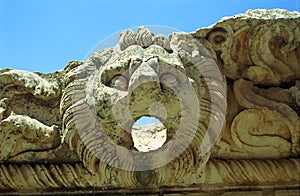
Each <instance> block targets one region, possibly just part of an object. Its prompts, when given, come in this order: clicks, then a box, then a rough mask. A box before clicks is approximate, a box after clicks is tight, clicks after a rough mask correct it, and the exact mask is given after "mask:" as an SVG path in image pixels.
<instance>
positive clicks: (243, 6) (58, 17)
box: [0, 0, 300, 73]
mask: <svg viewBox="0 0 300 196" xmlns="http://www.w3.org/2000/svg"><path fill="white" fill-rule="evenodd" d="M255 8H268V9H270V8H283V9H287V10H293V11H294V10H296V11H299V8H300V0H255V1H254V0H193V1H191V0H172V1H166V0H120V1H113V0H104V1H101V0H0V69H1V68H6V67H10V68H16V69H23V70H29V71H40V72H44V73H48V72H52V71H55V70H58V69H62V68H63V67H64V66H65V65H66V64H67V62H68V61H70V60H83V59H84V58H85V57H86V55H87V54H88V52H89V51H90V50H91V49H92V48H93V47H94V46H95V44H97V43H98V42H99V41H100V40H102V39H104V38H105V37H107V36H109V35H111V34H113V33H115V32H118V31H120V30H123V29H127V28H129V27H134V26H141V25H162V26H168V27H172V28H175V29H179V30H181V31H186V32H189V31H194V30H196V29H198V28H201V27H205V26H208V25H211V24H213V23H215V22H217V21H218V20H219V19H220V18H221V17H223V16H230V15H234V14H238V13H242V12H245V11H246V10H248V9H255Z"/></svg>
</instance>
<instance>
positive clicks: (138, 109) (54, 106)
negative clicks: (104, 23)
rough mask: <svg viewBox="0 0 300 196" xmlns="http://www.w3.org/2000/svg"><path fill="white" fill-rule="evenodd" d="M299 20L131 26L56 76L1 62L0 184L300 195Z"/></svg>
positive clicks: (268, 15) (7, 188) (279, 13)
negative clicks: (168, 31)
mask: <svg viewBox="0 0 300 196" xmlns="http://www.w3.org/2000/svg"><path fill="white" fill-rule="evenodd" d="M299 28H300V13H299V12H288V11H285V10H252V11H248V12H247V13H245V14H241V15H237V16H234V17H229V18H224V19H222V20H221V21H220V22H218V23H216V24H214V25H212V26H210V27H207V28H202V29H199V30H197V31H195V32H193V33H173V34H172V35H169V37H166V36H163V35H154V34H153V33H152V32H150V31H149V30H148V29H146V28H144V27H141V28H139V31H138V33H136V34H135V33H134V32H133V31H131V30H128V31H124V32H123V33H121V35H120V41H119V44H118V45H117V46H116V47H114V48H108V49H105V50H102V51H98V52H95V53H94V54H93V55H92V56H91V57H90V58H89V59H87V60H86V61H85V62H78V61H73V62H70V63H69V64H68V65H67V66H66V67H65V68H64V69H63V70H60V71H57V72H54V73H51V74H41V73H31V72H26V71H21V70H11V69H5V70H0V90H1V93H0V192H4V193H9V192H15V193H34V192H39V193H46V192H48V191H51V192H53V193H54V192H61V193H70V192H73V191H76V192H78V193H81V192H84V193H91V192H97V193H117V192H118V193H121V192H124V193H134V194H142V193H153V194H157V193H162V192H163V193H170V194H174V193H178V194H181V193H188V194H192V193H195V194H196V193H197V194H196V195H201V194H224V195H226V194H227V195H232V194H242V193H244V194H257V195H260V194H279V195H280V194H294V195H297V194H299V180H300V179H299V175H300V174H299V171H300V159H299V156H300V147H299V141H300V118H299V115H300V108H299V107H300V106H299V105H300V101H299V100H300V75H299V74H300V29H299ZM143 116H153V117H156V118H157V119H159V121H160V122H158V123H156V124H155V125H156V126H151V125H148V126H145V127H135V126H133V125H134V123H135V121H137V120H138V119H139V118H140V117H143ZM224 120H225V122H224V124H223V121H224ZM161 130H163V131H164V132H165V133H166V135H165V136H164V135H162V133H163V132H162V131H161ZM157 133H160V134H161V135H160V136H159V137H160V139H161V140H157V143H151V144H149V141H150V140H149V139H154V138H155V137H156V135H155V134H157ZM145 135H147V136H145ZM137 141H140V143H136V142H137ZM159 142H160V144H158V143H159ZM162 143H163V145H162V146H161V147H160V146H159V147H157V148H155V146H156V145H161V144H162ZM143 144H145V145H144V147H141V145H143ZM137 146H139V147H137ZM140 147H141V148H140ZM138 149H139V150H138ZM149 149H150V151H149ZM141 151H145V152H141ZM146 151H148V152H146ZM245 191H246V193H245Z"/></svg>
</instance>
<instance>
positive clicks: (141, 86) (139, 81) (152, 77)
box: [128, 59, 160, 98]
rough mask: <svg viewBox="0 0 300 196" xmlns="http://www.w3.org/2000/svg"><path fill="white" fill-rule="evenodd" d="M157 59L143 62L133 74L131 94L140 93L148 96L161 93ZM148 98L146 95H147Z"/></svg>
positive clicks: (129, 88) (130, 85)
mask: <svg viewBox="0 0 300 196" xmlns="http://www.w3.org/2000/svg"><path fill="white" fill-rule="evenodd" d="M155 64H157V60H156V59H150V60H149V61H147V62H143V63H142V64H141V65H140V66H139V67H138V68H137V69H136V70H135V71H134V72H133V74H132V75H131V77H130V80H129V87H128V91H129V93H130V94H131V95H133V94H135V93H134V92H137V91H138V94H140V95H144V96H147V95H149V94H152V95H153V94H156V93H160V82H159V76H158V74H157V72H156V71H155V69H156V68H157V66H158V65H155ZM145 98H146V97H145Z"/></svg>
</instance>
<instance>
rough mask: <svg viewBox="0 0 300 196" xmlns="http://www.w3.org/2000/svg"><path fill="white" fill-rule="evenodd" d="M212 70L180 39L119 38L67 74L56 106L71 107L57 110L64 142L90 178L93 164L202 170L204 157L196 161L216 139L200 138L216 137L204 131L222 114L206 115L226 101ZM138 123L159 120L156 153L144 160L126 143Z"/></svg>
mask: <svg viewBox="0 0 300 196" xmlns="http://www.w3.org/2000/svg"><path fill="white" fill-rule="evenodd" d="M215 65H216V64H215V62H214V60H213V58H211V57H210V55H209V53H208V52H207V51H206V50H205V48H204V47H203V46H202V45H201V44H200V43H199V42H198V41H196V40H195V39H194V38H191V37H188V36H186V35H181V34H178V35H173V37H172V36H171V37H169V38H166V37H165V36H161V35H157V36H154V35H153V34H152V33H151V32H149V31H148V30H147V29H144V28H142V29H140V30H139V32H138V34H134V33H133V32H132V31H125V32H123V33H122V34H121V38H120V42H119V44H118V45H117V46H116V47H115V48H111V49H107V50H103V51H99V52H97V53H95V54H94V55H93V56H92V57H91V58H89V59H88V60H87V61H86V62H85V63H84V64H83V65H80V66H78V67H76V68H74V69H73V70H72V71H71V72H69V73H68V74H67V79H66V81H67V87H66V90H65V93H64V95H63V99H62V100H63V101H64V100H72V101H71V102H67V101H64V102H63V103H62V107H61V108H62V113H63V115H64V126H65V127H64V137H65V139H66V142H67V143H69V145H70V147H71V148H74V149H76V150H77V154H78V155H79V156H80V157H81V159H82V160H83V163H84V164H85V165H86V166H87V167H88V168H91V170H95V167H96V166H95V165H97V164H95V163H97V162H102V163H103V162H104V163H105V164H108V165H110V166H113V167H115V168H121V169H123V170H130V171H146V170H152V169H156V168H161V167H163V166H165V165H167V167H169V168H176V167H175V166H174V164H175V165H176V164H180V165H182V164H183V165H185V167H184V168H185V170H190V169H191V168H193V167H197V165H199V164H200V165H201V164H205V162H206V161H207V158H203V157H204V156H205V157H209V150H206V151H203V152H202V154H201V153H200V149H203V148H209V146H210V143H213V142H215V140H216V139H212V138H210V137H216V135H217V131H216V132H213V133H212V134H210V135H209V134H206V132H207V130H213V131H215V130H217V129H218V128H219V129H221V128H220V125H219V124H222V123H218V124H215V125H214V126H212V127H210V125H209V124H210V122H213V121H216V120H215V119H217V120H220V119H221V120H222V119H223V117H224V114H225V112H224V111H221V112H217V113H215V114H214V116H213V118H212V116H211V113H210V111H211V110H212V109H213V108H214V104H212V103H216V102H217V101H216V99H220V98H215V97H216V96H219V97H220V94H221V95H222V96H223V98H224V96H226V91H225V92H219V90H220V89H221V87H223V86H220V88H216V87H218V82H220V81H219V80H218V79H216V80H214V71H215V70H214V66H215ZM215 67H217V66H215ZM201 69H202V70H201ZM205 75H208V76H209V78H208V79H207V78H205V77H206V76H205ZM221 79H222V77H221ZM221 79H220V80H221ZM221 82H223V81H221ZM214 91H216V93H214V94H213V95H212V94H211V92H214ZM217 91H218V92H217ZM225 102H226V99H225ZM215 105H218V107H221V108H222V107H223V106H225V103H222V102H218V103H217V104H215ZM218 115H222V116H218ZM144 116H152V117H156V118H157V119H159V121H160V122H161V123H162V124H163V126H164V127H165V129H166V132H167V140H166V142H165V143H164V145H163V146H162V147H161V148H159V149H157V150H153V151H150V152H147V153H144V152H139V151H138V150H136V149H135V148H134V147H133V140H132V135H131V133H132V128H133V125H134V123H135V122H136V121H137V120H138V119H139V118H141V117H144ZM223 120H224V119H223ZM221 127H222V125H221ZM219 131H220V130H219ZM204 138H206V140H207V141H206V142H205V143H204V142H203V139H204ZM207 146H208V147H207ZM202 162H203V163H202ZM100 165H101V164H100ZM99 167H100V166H99Z"/></svg>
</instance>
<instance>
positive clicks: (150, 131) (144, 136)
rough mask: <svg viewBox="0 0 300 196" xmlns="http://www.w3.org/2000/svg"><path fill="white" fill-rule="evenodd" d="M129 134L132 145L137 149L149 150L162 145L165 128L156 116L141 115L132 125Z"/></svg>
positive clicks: (165, 137) (164, 139) (164, 138)
mask: <svg viewBox="0 0 300 196" xmlns="http://www.w3.org/2000/svg"><path fill="white" fill-rule="evenodd" d="M139 122H140V123H139ZM131 135H132V140H133V143H134V147H135V148H136V149H137V150H138V151H140V152H149V151H152V150H157V149H159V148H160V147H162V146H163V145H164V143H165V142H166V139H167V129H166V127H165V126H164V125H163V123H162V122H160V121H159V120H158V119H157V118H155V117H147V116H143V117H141V118H140V119H139V120H138V121H136V122H135V123H134V125H133V126H132V132H131Z"/></svg>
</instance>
